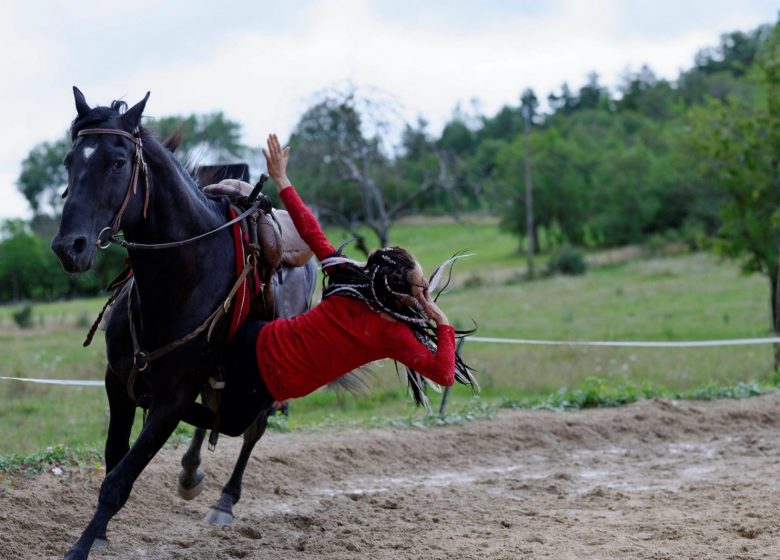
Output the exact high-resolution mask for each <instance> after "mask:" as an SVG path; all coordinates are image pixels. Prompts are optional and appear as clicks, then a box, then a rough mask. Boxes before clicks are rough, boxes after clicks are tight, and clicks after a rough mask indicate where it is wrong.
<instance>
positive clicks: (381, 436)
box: [0, 395, 780, 560]
mask: <svg viewBox="0 0 780 560" xmlns="http://www.w3.org/2000/svg"><path fill="white" fill-rule="evenodd" d="M778 411H780V395H772V396H769V397H762V398H753V399H746V400H740V401H733V400H723V401H717V402H668V401H650V402H643V403H638V404H635V405H632V406H627V407H624V408H619V409H604V410H591V411H584V412H574V413H552V412H542V411H502V412H501V413H500V414H499V415H498V417H497V418H495V419H494V420H489V421H479V422H473V423H470V424H465V425H461V426H455V427H450V428H437V429H429V430H425V431H412V430H398V431H396V430H365V431H345V432H341V433H334V432H311V433H291V434H278V433H272V434H270V435H269V436H268V437H266V438H265V439H263V440H262V442H261V443H260V444H259V446H258V448H257V449H256V451H255V456H254V458H253V459H252V460H251V461H250V466H249V469H248V471H247V476H246V479H245V487H244V497H243V499H242V500H241V502H240V503H239V504H238V506H237V507H236V510H235V513H236V520H235V522H234V523H233V525H232V526H229V527H212V526H207V525H205V524H203V523H202V522H201V518H202V517H203V515H204V513H205V512H206V510H207V509H208V507H209V505H210V504H211V502H213V501H214V500H215V499H216V498H217V496H218V492H219V489H220V486H221V484H223V483H224V482H225V480H226V479H227V476H228V473H229V470H230V469H231V468H232V464H233V459H234V457H235V456H236V454H237V451H238V440H231V439H229V438H223V439H222V440H221V441H220V444H219V447H218V450H217V452H216V453H205V458H204V467H205V469H204V470H205V471H206V473H207V475H208V485H207V488H206V490H205V491H204V492H203V494H202V495H201V496H200V497H199V498H198V499H196V500H195V501H192V502H184V501H182V500H180V499H179V498H178V497H177V495H176V489H175V486H176V477H177V474H178V471H179V468H178V462H179V460H180V457H181V454H182V452H183V447H179V448H178V449H177V448H174V447H167V448H166V449H165V450H164V451H163V452H162V453H161V454H160V455H158V457H156V458H155V460H154V461H153V462H152V464H151V465H150V467H149V468H148V469H147V470H146V471H145V472H144V474H143V475H142V477H141V478H140V479H139V480H138V481H137V482H136V485H135V489H134V491H133V494H132V496H131V497H130V500H129V502H128V504H127V506H126V507H125V508H124V509H123V510H122V512H121V513H120V514H119V515H118V516H117V517H116V518H114V521H113V522H112V524H111V525H110V526H109V540H110V546H109V547H108V548H106V549H102V550H97V551H94V552H93V553H92V555H91V556H90V558H96V559H120V558H121V559H136V558H145V559H147V558H149V559H169V558H170V559H174V558H175V559H185V558H186V559H204V560H205V559H209V560H212V559H234V558H250V559H253V558H263V559H282V558H283V559H292V558H311V559H324V558H328V559H353V558H354V559H358V558H359V559H364V558H370V559H372V560H378V559H390V558H392V559H398V558H415V559H420V558H422V559H442V560H445V559H446V560H452V559H465V558H475V559H476V558H480V559H481V558H506V559H510V558H511V559H517V558H556V559H566V558H577V559H581V558H626V559H644V558H647V559H650V558H652V559H665V558H668V559H680V558H734V559H737V558H739V559H747V558H780V484H779V482H780V415H779V414H778ZM100 478H101V477H99V476H97V477H90V476H86V475H84V474H82V473H79V472H77V471H75V472H74V471H73V470H66V471H65V473H64V474H63V475H62V476H60V477H56V476H54V475H53V474H51V473H46V474H44V475H41V476H39V477H37V478H35V479H33V480H28V481H17V482H15V483H14V484H6V486H5V487H3V488H0V527H2V531H1V532H0V558H2V559H40V558H62V555H63V553H64V552H65V551H66V550H67V548H68V546H69V545H70V544H71V543H72V542H73V541H74V540H75V539H76V538H77V536H78V534H79V532H80V531H81V529H82V528H83V527H84V525H85V524H86V522H87V520H88V518H89V516H91V514H92V511H93V507H94V505H95V501H96V496H97V489H98V485H99V482H100Z"/></svg>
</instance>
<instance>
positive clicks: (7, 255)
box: [0, 220, 68, 301]
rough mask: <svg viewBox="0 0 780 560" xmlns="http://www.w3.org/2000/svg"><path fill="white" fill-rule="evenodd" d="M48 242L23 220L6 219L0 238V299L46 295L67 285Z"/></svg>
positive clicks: (53, 294) (19, 298)
mask: <svg viewBox="0 0 780 560" xmlns="http://www.w3.org/2000/svg"><path fill="white" fill-rule="evenodd" d="M57 268H58V267H57V263H56V259H55V258H54V255H52V253H51V251H49V250H48V247H47V243H46V242H45V241H44V240H43V239H41V238H39V237H36V236H35V235H33V234H32V232H31V231H30V229H29V227H28V226H27V224H26V223H25V222H24V221H23V220H7V221H6V222H5V223H4V224H3V226H2V241H0V301H19V300H21V299H30V298H47V299H51V298H52V297H54V296H56V295H59V294H60V293H62V292H63V291H65V290H66V289H67V286H68V280H67V277H66V276H65V275H64V274H61V273H58V270H57Z"/></svg>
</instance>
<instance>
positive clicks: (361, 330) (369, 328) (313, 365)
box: [185, 134, 477, 435]
mask: <svg viewBox="0 0 780 560" xmlns="http://www.w3.org/2000/svg"><path fill="white" fill-rule="evenodd" d="M289 153H290V148H289V147H287V148H284V149H282V148H281V145H280V143H279V140H278V139H277V137H276V135H274V134H272V135H270V136H269V137H268V148H267V149H263V154H264V155H265V158H266V161H267V164H268V174H269V176H270V177H271V179H273V182H274V184H275V185H276V188H277V190H278V192H279V196H280V198H281V200H282V202H283V203H284V206H285V208H286V209H287V211H288V212H289V214H290V217H291V219H292V221H293V223H294V224H295V227H296V229H297V230H298V233H299V234H300V235H301V237H302V238H303V240H304V241H306V243H307V244H308V245H309V247H310V248H311V249H312V251H313V252H314V254H315V255H316V257H317V259H319V261H320V264H321V266H322V270H323V272H324V275H325V280H326V283H325V286H324V289H323V293H322V301H321V302H320V303H319V304H318V305H316V306H315V307H314V308H313V309H311V310H310V311H307V312H306V313H303V314H301V315H298V316H296V317H292V318H289V319H282V318H280V319H275V320H273V321H268V322H265V321H252V322H248V323H245V324H244V325H242V326H241V327H240V328H239V330H238V332H237V333H236V335H235V336H234V337H233V340H232V341H231V344H230V347H229V351H228V360H227V365H226V370H227V371H226V381H227V386H226V389H225V390H224V391H223V397H222V407H221V408H222V418H221V420H220V431H221V432H223V433H226V434H229V435H238V434H240V433H242V432H243V430H244V429H245V428H246V427H247V426H248V425H249V423H251V422H252V420H254V418H256V417H257V415H258V414H259V413H260V412H261V411H263V410H265V409H267V408H269V407H270V406H271V405H272V403H273V402H274V401H284V400H287V399H290V398H295V397H302V396H304V395H307V394H309V393H311V392H312V391H314V390H316V389H318V388H319V387H322V386H324V385H326V384H328V383H330V382H331V381H334V380H335V379H337V378H339V377H341V376H342V375H344V374H346V373H348V372H350V371H352V370H355V369H357V368H359V367H361V366H364V365H366V364H369V363H371V362H374V361H376V360H381V359H384V358H391V359H393V360H395V361H397V362H400V363H402V364H404V365H405V366H406V367H407V378H408V379H409V383H410V388H411V389H412V393H413V395H414V397H415V400H417V402H418V404H420V403H423V402H425V396H424V385H425V381H424V380H423V379H422V378H421V377H420V376H423V377H425V378H427V379H428V380H430V381H432V382H433V383H436V384H438V385H444V386H449V385H452V384H453V382H454V381H455V380H456V379H457V380H458V381H460V382H462V383H464V384H467V385H471V386H472V387H473V388H477V383H476V381H475V380H474V378H473V376H472V374H471V371H470V368H469V367H468V366H467V365H465V364H464V362H463V361H462V360H461V359H460V357H459V356H458V355H457V353H456V351H455V334H456V333H455V329H454V328H453V327H452V326H451V325H450V324H449V321H448V320H447V316H446V315H445V314H444V312H443V311H442V310H441V309H440V308H439V306H438V305H437V304H436V302H435V301H434V300H433V298H432V297H431V294H430V292H429V284H428V280H427V279H426V278H425V276H423V271H422V267H421V266H420V264H419V263H418V262H417V261H416V260H415V259H414V257H413V256H412V255H411V254H410V253H409V252H408V251H406V250H405V249H402V248H400V247H386V248H382V249H378V250H376V251H374V252H373V253H371V254H370V255H369V257H368V260H367V262H365V263H359V262H356V261H353V260H351V259H348V258H346V257H344V256H342V255H341V253H340V251H337V250H336V249H335V248H334V247H333V245H331V243H330V241H328V239H327V237H326V236H325V234H324V233H323V231H322V229H321V228H320V225H319V223H318V222H317V219H316V218H315V217H314V215H313V214H312V213H311V211H310V210H309V208H308V207H307V206H306V205H305V204H304V203H303V201H302V200H301V198H300V197H299V196H298V193H297V192H296V190H295V187H293V186H292V183H291V182H290V180H289V178H288V177H287V161H288V157H289ZM247 371H250V372H251V373H250V374H248V373H247ZM204 408H205V407H204ZM185 420H187V421H190V422H192V419H191V418H185ZM192 423H195V424H196V425H204V427H210V425H209V423H208V421H204V419H201V421H195V422H192Z"/></svg>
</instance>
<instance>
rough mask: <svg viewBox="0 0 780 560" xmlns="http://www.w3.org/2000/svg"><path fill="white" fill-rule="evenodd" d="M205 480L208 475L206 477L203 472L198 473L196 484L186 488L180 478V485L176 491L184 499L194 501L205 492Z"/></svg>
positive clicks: (196, 474)
mask: <svg viewBox="0 0 780 560" xmlns="http://www.w3.org/2000/svg"><path fill="white" fill-rule="evenodd" d="M205 478H206V475H204V474H203V473H202V472H197V473H195V484H192V485H187V486H185V485H184V484H183V483H182V480H181V476H179V485H178V486H177V487H176V491H177V492H178V494H179V496H180V497H181V498H182V499H184V500H194V499H195V498H197V497H198V496H200V493H201V492H203V487H204V486H205V483H204V479H205Z"/></svg>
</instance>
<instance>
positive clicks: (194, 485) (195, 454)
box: [177, 428, 206, 500]
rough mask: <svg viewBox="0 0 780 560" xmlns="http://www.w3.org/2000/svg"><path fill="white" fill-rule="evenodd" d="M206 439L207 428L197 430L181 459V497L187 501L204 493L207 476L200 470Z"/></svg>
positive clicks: (179, 487) (179, 489)
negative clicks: (201, 453) (202, 450)
mask: <svg viewBox="0 0 780 560" xmlns="http://www.w3.org/2000/svg"><path fill="white" fill-rule="evenodd" d="M205 438H206V430H205V428H196V429H195V435H193V436H192V441H190V446H189V448H187V451H186V453H184V456H183V457H182V458H181V472H180V473H179V485H178V487H177V491H178V493H179V496H181V497H182V498H184V499H185V500H193V499H195V498H197V497H198V496H199V495H200V493H201V492H202V491H203V479H204V478H205V475H204V474H203V473H202V472H201V471H199V470H198V467H199V466H200V449H201V447H203V440H204V439H205Z"/></svg>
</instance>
